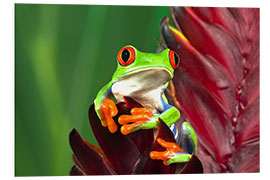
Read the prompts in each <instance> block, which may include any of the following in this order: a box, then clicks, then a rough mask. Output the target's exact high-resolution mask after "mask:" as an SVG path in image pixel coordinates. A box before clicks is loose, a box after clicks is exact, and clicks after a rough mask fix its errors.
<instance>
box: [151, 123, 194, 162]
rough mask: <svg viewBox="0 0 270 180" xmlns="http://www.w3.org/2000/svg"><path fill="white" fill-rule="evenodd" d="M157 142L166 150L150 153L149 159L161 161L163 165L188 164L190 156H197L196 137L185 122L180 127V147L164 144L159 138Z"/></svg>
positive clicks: (168, 143) (170, 143)
mask: <svg viewBox="0 0 270 180" xmlns="http://www.w3.org/2000/svg"><path fill="white" fill-rule="evenodd" d="M157 142H158V143H159V144H160V145H161V146H162V147H164V148H166V150H165V151H163V152H158V151H152V152H150V158H151V159H159V160H163V163H164V164H165V165H170V164H172V163H184V162H188V161H189V160H190V158H191V157H192V154H194V155H196V154H197V136H196V134H195V132H194V130H193V128H192V127H191V125H190V124H189V123H187V122H183V124H182V126H181V131H180V147H179V146H178V145H177V144H176V143H174V142H166V141H164V140H163V139H160V138H158V139H157Z"/></svg>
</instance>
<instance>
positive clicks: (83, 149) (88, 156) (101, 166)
mask: <svg viewBox="0 0 270 180" xmlns="http://www.w3.org/2000/svg"><path fill="white" fill-rule="evenodd" d="M69 143H70V146H71V148H72V150H73V152H74V154H75V164H77V165H75V166H73V168H72V169H71V172H70V174H72V175H82V174H83V172H84V173H85V174H88V175H106V174H107V175H108V174H115V172H114V170H113V169H112V168H111V167H110V166H109V165H108V163H107V162H106V158H105V157H104V155H103V154H101V152H98V151H96V150H95V149H93V148H92V147H91V146H89V144H88V143H87V142H86V141H85V140H83V139H82V137H81V136H80V134H79V133H78V132H77V131H76V130H75V129H73V130H72V131H71V132H70V135H69ZM92 146H93V145H92ZM79 166H80V167H79ZM82 167H83V169H81V168H82Z"/></svg>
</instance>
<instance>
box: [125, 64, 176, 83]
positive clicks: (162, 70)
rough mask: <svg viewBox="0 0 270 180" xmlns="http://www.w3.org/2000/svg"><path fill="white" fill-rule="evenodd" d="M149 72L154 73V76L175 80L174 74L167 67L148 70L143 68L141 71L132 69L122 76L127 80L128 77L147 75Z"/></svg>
mask: <svg viewBox="0 0 270 180" xmlns="http://www.w3.org/2000/svg"><path fill="white" fill-rule="evenodd" d="M148 71H149V72H152V73H153V75H154V74H155V75H158V74H160V75H164V76H169V78H168V80H170V79H172V78H173V73H172V72H171V71H169V70H168V69H167V68H165V67H147V68H141V69H132V70H130V71H127V72H125V73H123V74H121V76H123V77H122V78H125V77H128V76H132V75H134V74H141V73H145V72H148ZM152 73H150V74H152ZM122 78H121V79H122Z"/></svg>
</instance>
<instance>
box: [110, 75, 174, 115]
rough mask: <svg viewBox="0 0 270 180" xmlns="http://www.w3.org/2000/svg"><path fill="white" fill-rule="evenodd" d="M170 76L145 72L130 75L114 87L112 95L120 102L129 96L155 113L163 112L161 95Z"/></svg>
mask: <svg viewBox="0 0 270 180" xmlns="http://www.w3.org/2000/svg"><path fill="white" fill-rule="evenodd" d="M168 78H169V76H168V75H167V73H165V72H163V71H144V72H141V73H139V74H135V75H130V76H129V77H127V78H123V79H121V80H120V81H117V82H115V83H114V84H113V85H112V93H113V95H114V97H115V98H116V100H117V101H118V102H123V101H124V99H123V96H128V97H131V98H132V99H134V100H135V101H137V102H138V103H140V104H141V105H142V106H144V107H146V108H148V109H149V110H150V111H152V112H153V113H155V112H156V111H160V112H162V111H163V105H162V101H161V94H162V93H163V92H164V88H165V86H164V83H165V82H167V81H168Z"/></svg>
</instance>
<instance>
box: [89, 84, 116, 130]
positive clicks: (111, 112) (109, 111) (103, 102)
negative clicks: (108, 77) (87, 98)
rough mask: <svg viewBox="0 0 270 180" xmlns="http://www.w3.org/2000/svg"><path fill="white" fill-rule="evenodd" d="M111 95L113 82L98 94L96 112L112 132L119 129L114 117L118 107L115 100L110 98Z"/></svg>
mask: <svg viewBox="0 0 270 180" xmlns="http://www.w3.org/2000/svg"><path fill="white" fill-rule="evenodd" d="M110 95H111V82H110V83H108V84H107V85H105V86H104V87H103V88H102V89H101V90H100V91H99V93H98V94H97V97H96V99H95V101H94V104H95V110H96V113H97V115H98V117H99V119H100V120H101V124H102V126H103V127H108V129H109V131H110V132H111V133H115V132H116V131H117V125H116V123H115V122H114V120H113V117H114V116H116V115H117V113H118V109H117V107H116V104H115V102H114V101H113V100H111V99H109V96H110Z"/></svg>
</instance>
